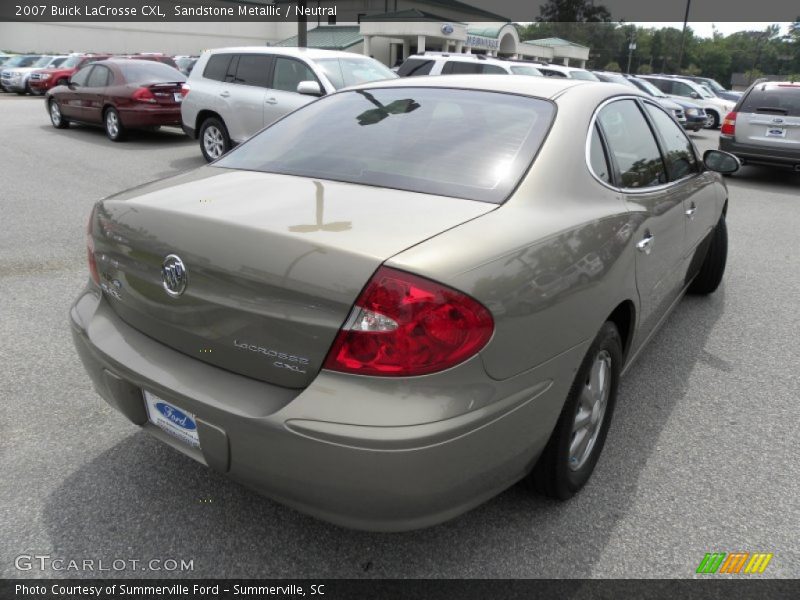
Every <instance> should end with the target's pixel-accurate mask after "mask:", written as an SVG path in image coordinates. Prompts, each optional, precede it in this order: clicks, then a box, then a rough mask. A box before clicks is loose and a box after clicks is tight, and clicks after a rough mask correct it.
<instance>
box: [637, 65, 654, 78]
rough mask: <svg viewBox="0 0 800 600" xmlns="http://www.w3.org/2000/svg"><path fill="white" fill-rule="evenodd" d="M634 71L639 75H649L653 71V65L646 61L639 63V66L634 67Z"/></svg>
mask: <svg viewBox="0 0 800 600" xmlns="http://www.w3.org/2000/svg"><path fill="white" fill-rule="evenodd" d="M636 72H637V73H638V74H639V75H650V73H652V72H653V67H651V66H650V65H648V64H647V63H644V64H643V65H639V68H638V69H636Z"/></svg>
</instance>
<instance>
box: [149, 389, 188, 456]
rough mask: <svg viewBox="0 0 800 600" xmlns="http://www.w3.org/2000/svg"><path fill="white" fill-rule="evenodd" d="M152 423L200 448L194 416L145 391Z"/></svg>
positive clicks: (186, 442)
mask: <svg viewBox="0 0 800 600" xmlns="http://www.w3.org/2000/svg"><path fill="white" fill-rule="evenodd" d="M144 399H145V403H146V404H147V416H148V417H149V419H150V422H151V423H152V424H153V425H156V426H157V427H160V428H161V429H163V430H164V431H166V432H167V433H168V434H170V435H172V436H174V437H176V438H178V439H179V440H181V441H182V442H184V443H185V444H188V445H189V446H192V447H193V448H199V447H200V438H199V437H198V435H197V422H196V421H195V418H194V415H193V414H192V413H190V412H187V411H185V410H183V409H180V408H178V407H177V406H175V405H174V404H172V403H170V402H167V401H166V400H164V399H163V398H159V397H158V396H156V395H155V394H154V393H152V392H148V391H147V390H144Z"/></svg>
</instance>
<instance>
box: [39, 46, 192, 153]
mask: <svg viewBox="0 0 800 600" xmlns="http://www.w3.org/2000/svg"><path fill="white" fill-rule="evenodd" d="M185 81H186V77H185V76H184V75H183V74H182V73H181V72H180V71H178V70H177V69H173V68H172V67H170V66H167V65H165V64H162V63H160V62H154V61H147V60H129V59H116V58H115V59H109V60H104V61H101V62H96V63H92V64H90V65H88V66H86V67H84V68H83V69H81V70H80V71H78V72H77V73H75V74H74V75H73V76H72V77H70V80H69V83H68V84H67V85H61V86H57V87H54V88H53V89H51V90H49V91H48V92H47V94H46V95H45V104H46V107H47V111H48V113H49V114H50V121H51V122H52V123H53V127H55V128H57V129H64V128H65V127H68V126H69V124H70V122H71V121H75V122H80V123H87V124H90V125H103V126H104V127H105V130H106V134H107V135H108V137H109V139H111V140H112V141H114V142H118V141H120V140H121V139H123V137H124V136H125V132H126V130H128V129H149V128H153V127H159V126H161V125H171V126H175V127H180V125H181V104H180V103H181V100H182V96H181V87H182V85H183V83H184V82H185Z"/></svg>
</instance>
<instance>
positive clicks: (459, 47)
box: [456, 41, 464, 54]
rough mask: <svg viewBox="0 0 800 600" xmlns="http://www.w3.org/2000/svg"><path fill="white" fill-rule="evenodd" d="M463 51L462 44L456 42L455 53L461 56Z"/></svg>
mask: <svg viewBox="0 0 800 600" xmlns="http://www.w3.org/2000/svg"><path fill="white" fill-rule="evenodd" d="M463 51H464V42H461V41H458V42H456V53H458V54H461V53H462V52H463Z"/></svg>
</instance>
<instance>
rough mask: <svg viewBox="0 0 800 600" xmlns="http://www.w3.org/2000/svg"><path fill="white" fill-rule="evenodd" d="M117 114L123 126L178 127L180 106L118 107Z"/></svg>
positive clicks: (179, 124) (179, 123)
mask: <svg viewBox="0 0 800 600" xmlns="http://www.w3.org/2000/svg"><path fill="white" fill-rule="evenodd" d="M117 110H119V116H120V119H121V120H122V124H123V125H124V126H125V127H132V128H138V127H154V126H157V125H163V126H167V127H169V126H172V127H180V126H181V107H180V106H175V107H168V108H163V107H160V106H141V107H135V108H133V107H120V108H118V109H117Z"/></svg>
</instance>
